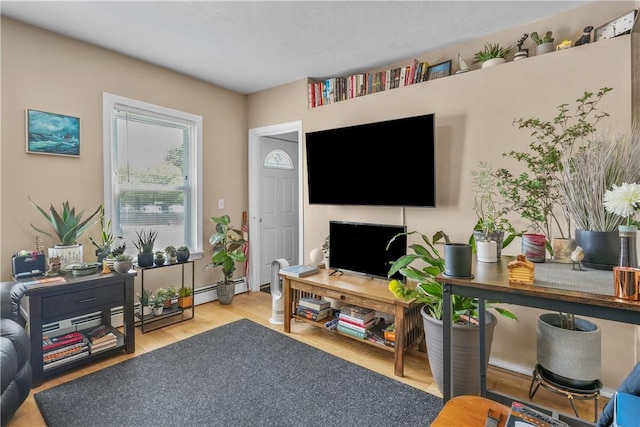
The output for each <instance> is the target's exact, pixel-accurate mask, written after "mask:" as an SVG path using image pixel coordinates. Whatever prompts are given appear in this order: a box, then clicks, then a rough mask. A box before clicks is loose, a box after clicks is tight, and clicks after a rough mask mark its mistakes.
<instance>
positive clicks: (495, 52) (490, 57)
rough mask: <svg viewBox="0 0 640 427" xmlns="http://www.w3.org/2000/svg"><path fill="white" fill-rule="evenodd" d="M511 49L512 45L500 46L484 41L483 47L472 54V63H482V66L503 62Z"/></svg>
mask: <svg viewBox="0 0 640 427" xmlns="http://www.w3.org/2000/svg"><path fill="white" fill-rule="evenodd" d="M512 50H513V47H512V46H509V47H502V46H500V44H499V43H495V44H493V43H486V44H485V45H484V48H483V49H482V50H480V51H478V52H476V53H475V54H474V55H473V63H474V64H475V63H478V62H481V63H482V68H487V67H492V66H494V65H498V64H504V63H505V62H506V61H507V57H508V56H509V54H510V53H511V51H512Z"/></svg>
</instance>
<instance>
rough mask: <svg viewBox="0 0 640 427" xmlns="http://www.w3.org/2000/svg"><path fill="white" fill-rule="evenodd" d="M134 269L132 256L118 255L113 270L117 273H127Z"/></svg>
mask: <svg viewBox="0 0 640 427" xmlns="http://www.w3.org/2000/svg"><path fill="white" fill-rule="evenodd" d="M132 267H133V261H132V260H131V256H130V255H127V254H125V253H122V254H118V255H116V257H115V262H114V263H113V269H114V270H115V271H116V272H117V273H127V272H128V271H129V270H131V268H132Z"/></svg>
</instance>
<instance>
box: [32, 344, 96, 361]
mask: <svg viewBox="0 0 640 427" xmlns="http://www.w3.org/2000/svg"><path fill="white" fill-rule="evenodd" d="M87 349H88V344H87V342H86V341H81V342H79V343H75V344H70V345H68V346H65V347H60V348H56V349H55V350H51V351H48V352H46V353H43V354H42V363H44V364H45V365H46V364H48V363H52V362H55V361H57V360H60V359H66V358H68V357H70V356H73V355H76V354H78V353H82V352H83V351H87Z"/></svg>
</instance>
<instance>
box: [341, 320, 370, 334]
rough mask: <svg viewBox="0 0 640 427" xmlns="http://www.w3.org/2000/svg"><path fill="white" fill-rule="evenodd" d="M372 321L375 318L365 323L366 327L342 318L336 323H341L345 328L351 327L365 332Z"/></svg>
mask: <svg viewBox="0 0 640 427" xmlns="http://www.w3.org/2000/svg"><path fill="white" fill-rule="evenodd" d="M374 323H375V320H372V321H371V322H370V323H368V324H367V326H366V327H362V326H358V325H355V324H353V323H349V322H345V321H344V320H342V319H339V320H338V325H342V326H344V327H346V328H349V329H353V330H355V331H358V332H363V333H366V332H367V331H368V330H369V329H371V327H372V326H373V325H374Z"/></svg>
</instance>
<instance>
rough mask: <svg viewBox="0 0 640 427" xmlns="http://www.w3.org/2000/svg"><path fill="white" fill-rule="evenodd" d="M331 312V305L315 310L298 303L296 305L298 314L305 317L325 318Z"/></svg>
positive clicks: (311, 318)
mask: <svg viewBox="0 0 640 427" xmlns="http://www.w3.org/2000/svg"><path fill="white" fill-rule="evenodd" d="M330 313H331V307H329V308H325V309H324V310H314V309H312V308H309V307H304V306H301V305H298V306H297V307H296V314H297V315H298V316H301V317H305V318H307V319H310V320H323V319H326V318H327V317H329V314H330Z"/></svg>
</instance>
